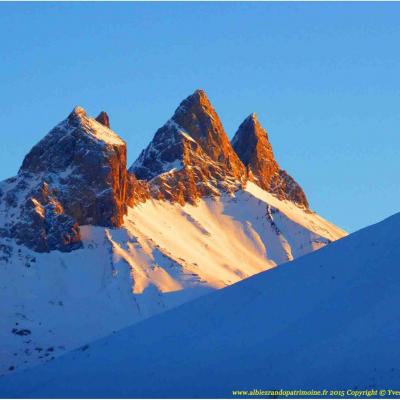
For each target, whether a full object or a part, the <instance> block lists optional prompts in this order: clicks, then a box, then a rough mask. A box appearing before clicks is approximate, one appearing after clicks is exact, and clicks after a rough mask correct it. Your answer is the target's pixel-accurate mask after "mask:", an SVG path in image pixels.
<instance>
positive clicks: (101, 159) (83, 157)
mask: <svg viewBox="0 0 400 400" xmlns="http://www.w3.org/2000/svg"><path fill="white" fill-rule="evenodd" d="M142 186H143V184H140V183H138V182H137V181H136V179H135V178H134V177H132V176H130V175H129V174H128V172H127V170H126V145H125V142H124V141H122V140H121V139H120V138H119V136H118V135H116V134H115V133H114V132H113V131H111V130H110V129H108V128H107V127H106V126H104V125H102V124H100V123H99V122H96V121H95V120H94V119H92V118H89V117H88V116H87V115H86V113H85V111H84V110H83V109H82V108H81V107H76V108H75V109H74V110H73V112H72V113H71V114H70V115H69V116H68V118H67V119H66V120H64V121H62V122H61V123H60V124H58V125H57V126H56V127H55V128H54V129H53V130H51V131H50V132H49V133H48V134H47V135H46V136H45V137H44V138H43V139H42V140H41V141H40V142H39V143H38V144H37V145H36V146H34V147H33V148H32V150H31V151H30V152H29V154H28V155H27V156H26V157H25V159H24V161H23V163H22V166H21V168H20V171H19V173H18V175H17V177H15V178H12V179H10V180H7V181H5V182H3V183H2V184H1V185H0V190H1V191H2V192H3V195H2V196H1V198H0V210H1V211H2V213H4V215H5V224H4V226H3V227H0V232H1V236H3V237H12V238H15V239H16V240H17V242H19V243H21V244H25V245H27V246H28V247H30V248H32V249H34V250H36V251H41V252H43V251H50V250H55V249H57V250H61V251H70V250H73V249H75V248H78V247H80V246H81V242H80V233H79V225H85V224H93V225H101V226H110V227H118V226H121V224H122V223H123V217H124V215H125V214H126V211H127V204H133V203H134V202H138V201H141V199H143V198H144V197H145V189H144V188H142ZM134 187H140V188H141V192H140V193H139V194H138V195H137V196H136V195H134V194H133V188H134Z"/></svg>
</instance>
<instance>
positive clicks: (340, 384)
mask: <svg viewBox="0 0 400 400" xmlns="http://www.w3.org/2000/svg"><path fill="white" fill-rule="evenodd" d="M399 241H400V214H397V215H395V216H393V217H391V218H389V219H387V220H385V221H383V222H381V223H379V224H377V225H374V226H371V227H368V228H366V229H363V230H361V231H359V232H357V233H355V234H352V235H349V236H347V237H346V238H343V239H341V240H339V241H337V242H335V243H333V244H331V245H330V246H327V247H324V248H322V249H320V250H319V251H316V252H314V253H311V254H309V255H306V256H304V257H301V258H299V259H297V260H295V261H293V262H291V263H287V264H284V265H282V266H279V267H277V268H274V269H272V270H269V271H266V272H264V273H261V274H258V275H256V276H253V277H251V278H248V279H245V280H243V281H241V282H239V283H237V284H235V285H232V286H230V287H227V288H225V289H222V290H220V291H217V292H215V293H212V294H210V295H207V296H203V297H202V298H200V299H197V300H195V301H193V302H190V303H186V304H184V305H182V306H180V307H178V308H176V309H174V310H170V311H167V312H165V313H163V314H161V315H158V316H156V317H153V318H150V319H148V320H146V321H143V322H141V323H139V324H136V325H135V326H133V327H130V328H128V329H125V330H123V331H121V332H118V333H116V334H114V335H111V336H110V337H109V338H106V339H103V340H101V341H98V342H96V343H93V344H90V345H89V346H85V347H83V348H81V349H79V350H76V351H74V352H72V353H69V354H68V355H66V356H64V357H60V358H59V359H57V360H55V361H53V362H50V363H48V364H46V365H42V366H40V367H37V368H33V369H31V370H27V371H22V372H20V373H16V374H11V375H8V376H6V377H3V378H1V379H0V395H1V396H7V397H8V396H10V397H14V396H17V397H18V396H22V397H103V398H104V397H117V398H119V397H140V398H143V397H153V398H157V397H231V396H234V394H233V391H246V390H249V391H250V390H253V389H259V390H276V389H278V390H279V389H286V390H289V389H292V390H299V389H302V390H317V391H318V390H323V389H327V390H328V391H329V390H330V389H333V390H344V393H343V396H344V397H354V395H352V394H351V393H349V392H347V390H355V391H361V390H364V389H370V388H376V389H390V388H396V387H397V385H398V382H399V378H400V368H399V364H398V360H399V357H400V348H399V346H398V339H399V331H400V322H399V321H400V311H399V307H398V304H399V303H400V292H399V290H398V287H399V284H400V269H399V268H398V267H399V265H398V264H399V261H398V260H399V258H400V247H399ZM105 360H106V361H105ZM387 394H388V393H387ZM359 395H360V393H359ZM339 396H340V395H339V394H338V395H336V397H339ZM263 397H268V394H266V393H264V395H263ZM305 397H310V396H307V395H305ZM314 397H315V395H314ZM317 397H319V396H317ZM361 397H366V394H365V393H364V395H361Z"/></svg>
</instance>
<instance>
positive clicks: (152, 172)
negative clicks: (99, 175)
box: [130, 90, 246, 203]
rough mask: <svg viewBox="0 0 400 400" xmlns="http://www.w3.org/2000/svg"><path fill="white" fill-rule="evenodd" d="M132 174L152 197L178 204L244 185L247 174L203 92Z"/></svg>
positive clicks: (188, 103)
mask: <svg viewBox="0 0 400 400" xmlns="http://www.w3.org/2000/svg"><path fill="white" fill-rule="evenodd" d="M130 171H131V172H132V173H134V174H135V175H136V176H137V177H138V178H139V179H145V180H148V181H150V185H151V190H152V194H153V196H155V197H157V198H164V199H167V200H170V201H178V202H180V203H184V202H186V201H189V202H195V201H196V199H198V198H199V197H203V196H209V195H218V194H219V193H220V191H221V190H223V191H226V192H232V191H235V190H237V189H238V188H240V187H242V185H243V184H245V182H246V169H245V167H244V165H243V164H242V162H241V161H240V160H239V157H238V156H237V154H236V153H235V151H234V150H233V148H232V146H231V144H230V142H229V139H228V137H227V135H226V133H225V131H224V128H223V126H222V124H221V121H220V119H219V117H218V115H217V114H216V112H215V110H214V109H213V107H212V106H211V103H210V101H209V100H208V98H207V96H206V94H205V93H204V91H202V90H197V91H195V92H194V93H193V94H192V95H191V96H189V97H188V98H187V99H185V100H184V101H183V102H182V103H181V104H180V105H179V107H178V108H177V110H176V111H175V113H174V115H173V116H172V118H171V119H170V120H168V121H167V122H166V124H165V125H164V126H163V127H161V128H160V129H159V130H158V131H157V132H156V134H155V136H154V138H153V140H152V141H151V143H150V144H149V146H148V147H147V148H146V149H145V150H143V151H142V153H141V154H140V156H139V158H138V159H137V160H136V161H135V162H134V164H133V165H132V167H131V168H130Z"/></svg>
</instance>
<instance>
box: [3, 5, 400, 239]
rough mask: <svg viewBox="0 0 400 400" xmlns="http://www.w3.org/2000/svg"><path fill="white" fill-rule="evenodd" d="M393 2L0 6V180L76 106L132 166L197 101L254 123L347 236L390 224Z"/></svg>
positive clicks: (395, 123)
mask: <svg viewBox="0 0 400 400" xmlns="http://www.w3.org/2000/svg"><path fill="white" fill-rule="evenodd" d="M399 20H400V4H399V3H0V37H1V41H0V56H1V62H0V115H1V128H0V135H1V148H0V179H4V178H7V177H9V176H12V175H14V174H15V173H16V172H17V170H18V168H19V166H20V164H21V162H22V159H23V157H24V155H25V154H26V153H27V152H28V151H29V149H30V148H31V147H32V146H33V145H34V144H35V143H36V142H37V141H38V140H39V139H40V138H41V137H43V136H44V135H45V134H46V133H47V132H48V131H49V130H50V129H51V128H52V127H53V126H54V125H55V124H56V123H58V122H59V121H60V120H62V119H63V118H64V117H65V116H66V115H67V114H68V113H69V112H70V111H71V110H72V108H73V107H74V106H75V105H78V104H79V105H81V106H83V107H84V108H85V109H86V110H87V112H88V113H89V114H92V115H97V113H98V112H99V111H100V110H105V111H107V112H108V114H109V115H110V120H111V125H112V128H113V129H114V130H115V131H116V132H117V133H119V134H120V135H121V136H122V137H123V139H125V140H126V141H127V143H128V155H129V161H130V162H132V161H134V159H135V158H136V156H137V155H138V153H139V152H140V150H141V149H142V148H143V147H145V146H146V145H147V144H148V142H149V141H150V140H151V138H152V136H153V134H154V132H155V131H156V130H157V128H159V127H160V126H161V125H162V124H163V123H164V122H165V121H166V120H167V119H168V118H169V117H170V116H171V114H172V113H173V111H174V110H175V108H176V107H177V106H178V104H179V102H180V101H181V100H182V99H183V98H185V97H186V96H187V95H189V94H190V93H192V92H193V91H194V90H195V89H196V88H202V89H205V90H206V91H207V93H208V95H209V97H210V99H211V102H212V103H213V105H214V107H215V108H216V110H217V112H218V114H219V116H220V117H221V119H222V122H223V124H224V126H225V128H226V131H227V133H228V135H229V136H230V137H231V136H232V135H233V134H234V132H235V130H236V129H237V127H238V126H239V124H240V122H241V121H242V120H243V119H244V118H245V117H246V116H247V115H248V114H250V113H251V112H253V111H255V112H257V114H258V116H259V119H260V121H261V122H262V124H263V125H264V126H265V128H266V129H267V130H268V132H269V136H270V140H271V142H272V145H273V147H274V151H275V154H276V157H277V159H278V161H279V162H280V164H281V166H282V167H283V168H284V169H286V170H287V171H288V172H289V173H291V174H292V175H293V176H294V177H295V178H296V179H297V180H298V181H299V183H300V184H301V185H302V186H303V188H304V190H305V192H306V193H307V195H308V198H309V200H310V203H311V206H312V208H313V209H314V210H316V211H317V212H318V213H320V214H321V215H322V216H324V217H326V218H328V219H329V220H331V221H332V222H334V223H336V224H338V225H339V226H341V227H343V228H344V229H347V230H349V231H354V230H356V229H359V228H361V227H363V226H366V225H369V224H371V223H374V222H377V221H379V220H381V219H383V218H385V217H387V216H389V215H391V214H393V213H396V212H398V211H400V205H399V204H400V203H399V200H398V199H399V198H400V184H399V172H400V168H399V167H400V161H399V149H400V135H399V130H400V73H399V71H400V52H399V51H398V46H399V43H400V24H399Z"/></svg>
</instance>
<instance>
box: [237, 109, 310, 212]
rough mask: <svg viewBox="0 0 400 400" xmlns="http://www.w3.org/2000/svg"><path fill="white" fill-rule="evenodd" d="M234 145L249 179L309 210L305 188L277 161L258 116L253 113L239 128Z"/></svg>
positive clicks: (281, 197)
mask: <svg viewBox="0 0 400 400" xmlns="http://www.w3.org/2000/svg"><path fill="white" fill-rule="evenodd" d="M232 145H233V148H234V149H235V151H236V153H237V154H238V156H239V158H240V159H241V161H242V162H243V164H244V165H245V166H246V168H247V170H248V174H249V179H251V180H253V181H254V182H255V183H257V184H258V185H259V186H260V187H261V188H263V189H264V190H266V191H268V192H270V193H273V194H275V195H276V196H278V197H279V198H280V199H287V200H290V201H293V202H294V203H296V204H298V205H300V206H302V207H304V208H307V209H308V202H307V198H306V196H305V194H304V192H303V190H302V188H301V187H300V186H299V185H298V183H297V182H296V181H295V180H294V179H293V178H292V177H291V176H290V175H288V174H287V173H286V171H283V170H282V169H280V167H279V165H278V163H277V162H276V160H275V157H274V153H273V151H272V146H271V144H270V142H269V140H268V134H267V131H266V130H265V129H264V128H263V127H262V126H261V124H260V122H259V121H258V118H257V115H256V114H255V113H252V114H250V115H249V116H248V117H247V118H246V119H245V120H244V121H243V122H242V124H241V125H240V126H239V129H238V131H237V132H236V134H235V136H234V138H233V139H232Z"/></svg>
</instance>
